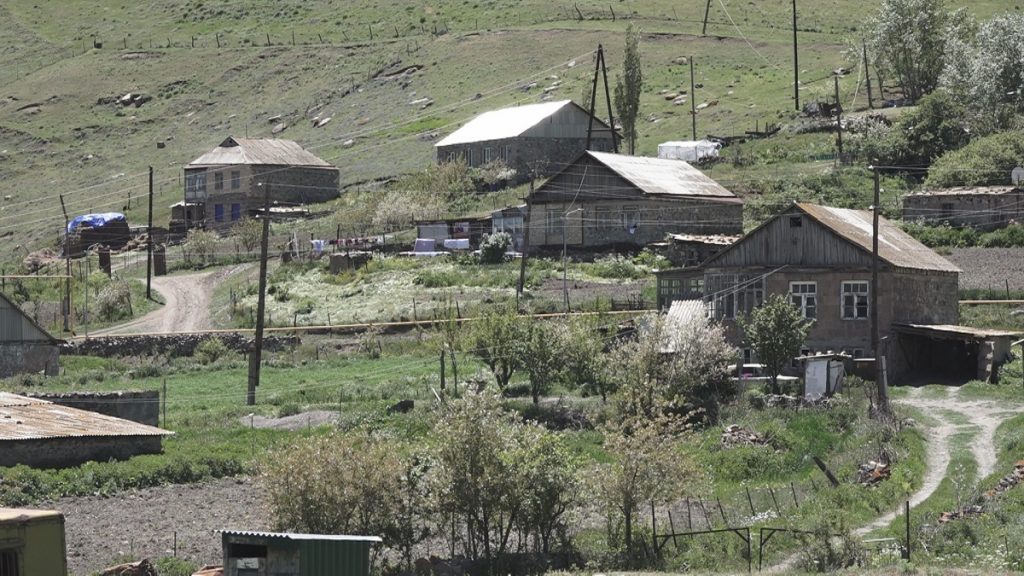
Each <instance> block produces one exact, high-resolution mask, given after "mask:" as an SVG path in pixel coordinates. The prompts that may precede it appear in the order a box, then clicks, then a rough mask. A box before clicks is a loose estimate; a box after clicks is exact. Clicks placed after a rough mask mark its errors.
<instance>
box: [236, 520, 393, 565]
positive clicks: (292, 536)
mask: <svg viewBox="0 0 1024 576" xmlns="http://www.w3.org/2000/svg"><path fill="white" fill-rule="evenodd" d="M220 533H221V542H222V544H223V548H224V576H242V575H243V574H250V573H254V574H255V573H258V574H275V575H276V576H337V575H344V576H368V575H369V573H370V547H371V546H373V545H374V544H379V543H380V542H381V539H380V538H379V537H377V536H349V535H336V534H301V533H292V532H257V531H248V530H222V531H220ZM251 570H254V571H255V572H250V571H251Z"/></svg>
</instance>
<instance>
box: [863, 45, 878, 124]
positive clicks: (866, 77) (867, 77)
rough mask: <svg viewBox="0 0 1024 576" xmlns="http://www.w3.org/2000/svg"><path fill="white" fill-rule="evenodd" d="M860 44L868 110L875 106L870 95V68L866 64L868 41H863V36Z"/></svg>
mask: <svg viewBox="0 0 1024 576" xmlns="http://www.w3.org/2000/svg"><path fill="white" fill-rule="evenodd" d="M860 45H861V48H862V49H863V59H864V80H865V81H866V82H867V85H868V110H871V109H872V108H874V107H875V103H874V101H873V98H872V97H871V70H870V67H869V66H868V43H867V42H865V41H864V39H863V38H861V39H860Z"/></svg>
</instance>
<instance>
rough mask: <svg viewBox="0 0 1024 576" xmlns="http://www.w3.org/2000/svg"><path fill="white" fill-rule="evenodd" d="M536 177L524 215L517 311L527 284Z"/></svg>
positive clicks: (532, 176) (531, 181) (517, 288)
mask: <svg viewBox="0 0 1024 576" xmlns="http://www.w3.org/2000/svg"><path fill="white" fill-rule="evenodd" d="M535 177H536V172H534V174H533V175H531V176H530V191H529V192H528V193H527V194H526V214H524V215H523V245H522V246H521V247H520V249H521V251H522V256H521V257H520V258H519V283H518V284H517V285H516V308H517V309H518V308H519V300H520V299H521V298H522V297H523V288H524V286H525V284H526V254H527V253H528V252H529V248H530V200H532V199H533V181H534V178H535ZM513 240H514V239H513Z"/></svg>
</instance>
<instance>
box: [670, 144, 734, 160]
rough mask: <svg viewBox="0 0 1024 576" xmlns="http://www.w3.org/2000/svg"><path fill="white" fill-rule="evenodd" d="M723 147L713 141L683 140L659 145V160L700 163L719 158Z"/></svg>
mask: <svg viewBox="0 0 1024 576" xmlns="http://www.w3.org/2000/svg"><path fill="white" fill-rule="evenodd" d="M721 148H722V145H721V144H720V143H718V142H712V141H711V140H681V141H675V142H662V143H661V144H658V158H663V159H665V160H685V161H687V162H700V161H701V160H704V159H705V158H718V151H719V150H721Z"/></svg>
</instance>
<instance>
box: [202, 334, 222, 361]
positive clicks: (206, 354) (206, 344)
mask: <svg viewBox="0 0 1024 576" xmlns="http://www.w3.org/2000/svg"><path fill="white" fill-rule="evenodd" d="M227 353H228V347H227V346H226V345H225V344H224V342H223V341H222V340H221V339H220V338H216V337H210V338H207V339H205V340H203V341H202V342H200V343H199V345H198V346H196V352H195V357H196V358H197V359H198V360H199V361H200V362H202V363H203V364H213V363H214V362H216V361H217V360H218V359H219V358H220V357H221V356H224V355H225V354H227Z"/></svg>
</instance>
